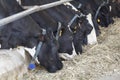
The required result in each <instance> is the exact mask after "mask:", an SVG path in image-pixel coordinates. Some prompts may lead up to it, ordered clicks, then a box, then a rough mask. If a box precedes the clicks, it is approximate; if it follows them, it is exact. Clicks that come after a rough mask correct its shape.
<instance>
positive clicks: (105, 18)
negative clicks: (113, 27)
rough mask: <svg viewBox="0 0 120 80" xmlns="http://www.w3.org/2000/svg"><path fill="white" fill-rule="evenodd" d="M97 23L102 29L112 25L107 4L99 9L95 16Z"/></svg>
mask: <svg viewBox="0 0 120 80" xmlns="http://www.w3.org/2000/svg"><path fill="white" fill-rule="evenodd" d="M97 22H98V24H99V25H101V26H103V27H108V25H109V24H111V23H113V19H112V17H111V15H110V7H109V5H108V4H106V5H104V6H102V7H101V9H100V11H99V13H98V16H97Z"/></svg>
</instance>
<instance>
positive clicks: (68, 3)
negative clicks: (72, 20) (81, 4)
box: [64, 2, 78, 11]
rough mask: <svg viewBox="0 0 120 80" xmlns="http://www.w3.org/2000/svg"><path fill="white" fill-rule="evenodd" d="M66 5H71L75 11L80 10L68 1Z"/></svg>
mask: <svg viewBox="0 0 120 80" xmlns="http://www.w3.org/2000/svg"><path fill="white" fill-rule="evenodd" d="M64 5H69V6H71V7H72V9H73V10H75V11H78V10H77V8H76V7H74V6H73V5H72V4H71V3H69V2H67V3H64Z"/></svg>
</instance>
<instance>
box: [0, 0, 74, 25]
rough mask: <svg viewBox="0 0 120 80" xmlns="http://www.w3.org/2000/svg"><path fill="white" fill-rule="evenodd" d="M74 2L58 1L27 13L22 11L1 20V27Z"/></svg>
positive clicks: (68, 0)
mask: <svg viewBox="0 0 120 80" xmlns="http://www.w3.org/2000/svg"><path fill="white" fill-rule="evenodd" d="M70 1H72V0H62V1H56V2H53V3H49V4H45V5H41V6H35V7H33V8H31V9H28V10H25V11H22V12H19V13H17V14H15V15H12V16H9V17H6V18H4V19H1V20H0V27H1V26H3V25H6V24H8V23H11V22H13V21H16V20H18V19H20V18H23V17H25V16H27V15H30V14H32V13H34V12H37V11H41V10H44V9H48V8H51V7H54V6H58V5H61V4H63V3H66V2H70Z"/></svg>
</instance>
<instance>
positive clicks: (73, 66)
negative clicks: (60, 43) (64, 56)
mask: <svg viewBox="0 0 120 80" xmlns="http://www.w3.org/2000/svg"><path fill="white" fill-rule="evenodd" d="M83 51H84V52H83V54H82V55H78V56H75V57H74V59H72V60H70V61H63V63H64V67H63V69H62V70H60V71H58V72H56V73H48V72H47V71H46V70H45V69H43V68H41V67H39V68H37V69H36V70H35V71H29V72H28V73H27V74H25V75H24V78H23V80H109V78H108V79H106V78H104V76H112V75H114V74H116V75H118V76H120V19H115V23H114V24H111V25H110V26H109V27H108V28H101V34H100V36H99V37H98V44H95V45H88V46H84V49H83ZM118 76H117V77H118ZM111 80H117V79H115V78H113V79H112V78H111ZM118 80H120V77H119V79H118Z"/></svg>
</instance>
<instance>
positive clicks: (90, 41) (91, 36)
mask: <svg viewBox="0 0 120 80" xmlns="http://www.w3.org/2000/svg"><path fill="white" fill-rule="evenodd" d="M87 20H88V21H89V23H90V24H91V25H92V27H93V29H92V31H91V33H90V34H89V35H88V36H87V39H88V44H95V43H97V37H96V32H95V27H94V25H93V22H92V15H91V14H90V13H89V14H88V15H87Z"/></svg>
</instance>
